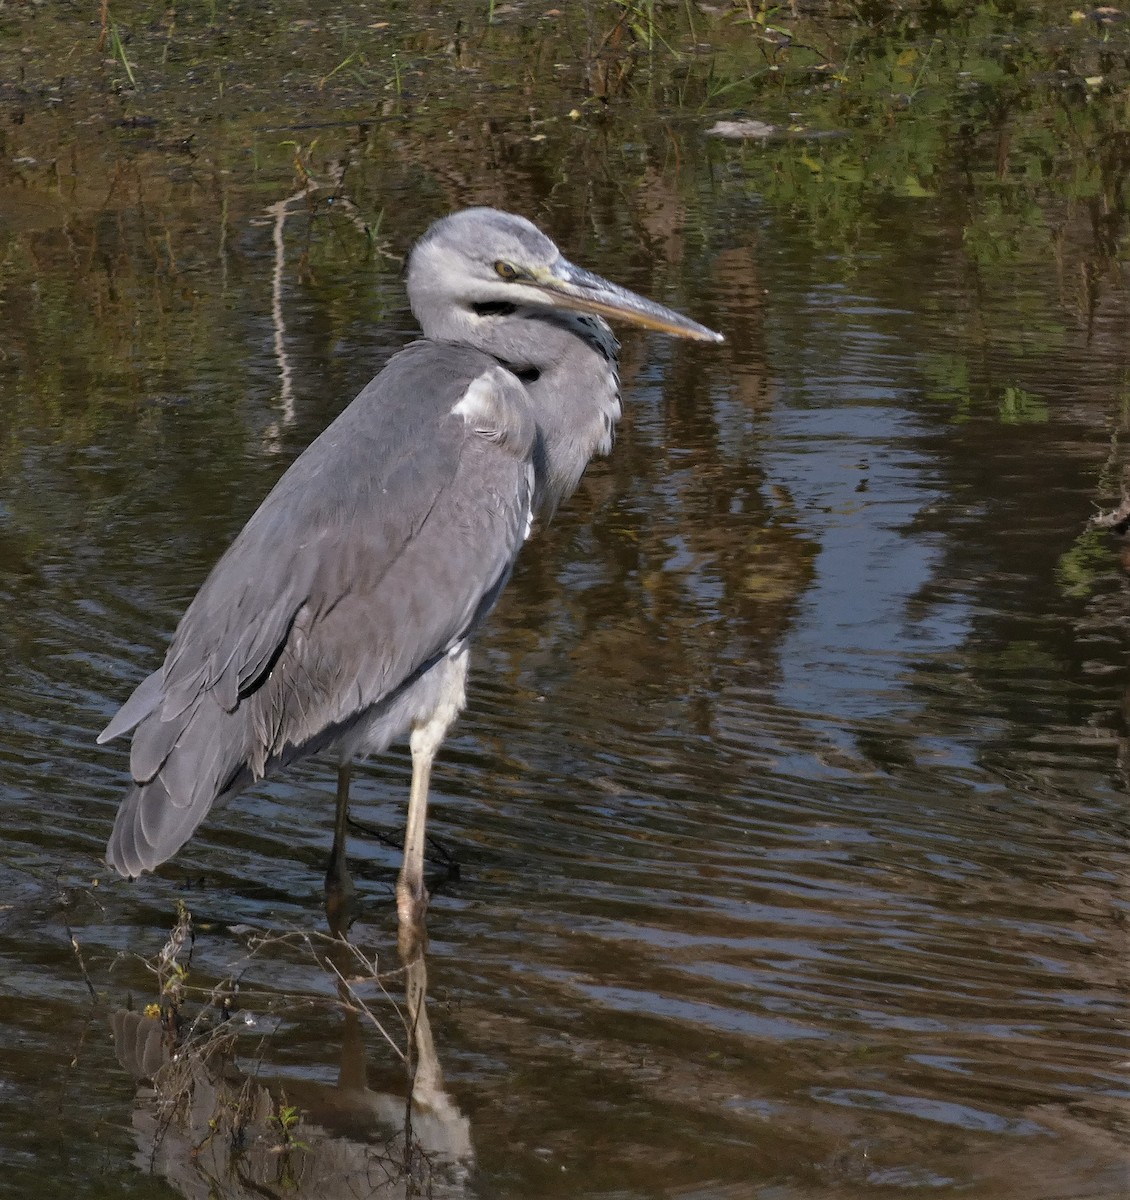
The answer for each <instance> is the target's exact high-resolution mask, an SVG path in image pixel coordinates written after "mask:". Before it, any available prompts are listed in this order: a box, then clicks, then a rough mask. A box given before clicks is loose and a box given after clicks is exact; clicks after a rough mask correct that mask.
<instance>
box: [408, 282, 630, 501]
mask: <svg viewBox="0 0 1130 1200" xmlns="http://www.w3.org/2000/svg"><path fill="white" fill-rule="evenodd" d="M441 311H442V312H443V314H444V319H443V320H442V321H440V322H435V321H429V322H428V323H427V324H426V325H424V335H425V336H426V337H428V338H432V339H434V340H438V341H447V342H456V343H459V344H462V345H470V346H473V347H474V348H475V349H476V350H482V351H484V352H485V353H487V354H490V355H492V356H493V357H494V358H497V359H498V360H499V362H501V363H503V364H504V365H505V366H507V367H509V368H510V370H512V371H513V372H514V373H515V374H516V375H517V376H518V378H519V379H521V380H522V382H523V383H524V384H525V387H526V392H527V394H528V395H529V397H530V403H531V404H532V406H533V410H534V420H535V421H536V423H537V427H538V433H539V439H538V441H539V455H538V462H537V463H536V469H537V486H536V497H535V502H536V506H537V510H538V515H539V516H541V517H542V518H543V519H547V520H548V519H549V518H550V517H552V515H553V513H554V512H555V511H556V509H557V506H558V505H559V504H560V503H561V502H562V501H563V500H566V499H568V497H569V496H571V495H572V494H573V492H574V491H575V490H576V488H577V484H578V483H579V482H580V479H581V476H582V475H583V474H584V471H585V467H587V466H588V464H589V462H590V461H591V459H593V458H594V457H595V456H596V455H598V454H599V455H603V454H607V453H608V452H609V450H611V449H612V437H613V430H614V428H615V426H616V422H617V421H619V419H620V375H619V367H618V362H617V351H618V350H619V343H618V342H617V341H616V338H615V336H614V335H613V333H612V330H611V329H609V327H608V326H607V325H606V324H605V323H604V321H602V320H600V318H599V317H589V316H582V315H580V314H578V313H566V312H541V311H535V310H531V309H517V310H516V311H514V312H505V311H503V312H499V311H495V312H484V313H481V314H480V313H475V312H469V311H467V310H462V311H460V310H458V309H456V308H455V307H454V306H450V307H447V308H444V309H442V310H441Z"/></svg>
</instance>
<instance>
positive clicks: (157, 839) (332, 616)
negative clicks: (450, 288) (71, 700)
mask: <svg viewBox="0 0 1130 1200" xmlns="http://www.w3.org/2000/svg"><path fill="white" fill-rule="evenodd" d="M468 397H470V401H468ZM461 404H462V405H463V408H462V409H460V405H461ZM535 437H536V429H535V427H534V424H533V418H532V416H531V415H530V412H529V407H528V400H527V398H526V396H525V393H524V390H523V389H522V388H521V385H520V384H519V383H518V382H517V380H516V379H514V377H513V376H512V375H510V374H509V373H508V372H506V371H503V370H501V369H500V368H498V367H497V366H495V365H494V364H493V362H492V360H489V359H486V358H485V356H481V355H479V354H477V353H476V352H473V351H467V350H460V349H458V348H456V347H442V346H436V345H434V344H431V343H417V344H416V345H415V346H413V347H409V349H408V350H406V351H403V352H402V353H401V354H400V355H398V356H396V358H394V359H393V360H392V362H390V364H389V366H388V367H387V368H386V369H385V371H383V372H382V373H381V375H379V376H378V377H377V379H376V380H374V381H373V383H372V384H370V385H369V387H368V388H366V389H365V391H364V392H362V394H361V395H360V396H359V397H358V398H357V400H355V401H354V403H353V404H352V405H350V407H349V408H348V409H347V410H346V411H345V412H344V413H343V414H342V416H341V417H339V418H338V420H337V421H336V422H334V424H333V425H331V426H330V427H329V429H327V430H326V432H325V433H324V434H323V435H322V437H320V438H319V439H317V441H315V442H314V443H313V444H312V445H311V446H310V448H309V449H308V450H307V451H306V452H305V453H304V454H303V455H302V456H301V457H300V458H299V459H298V460H297V461H296V462H295V464H294V465H293V466H292V467H291V469H290V471H288V472H287V474H286V475H285V476H284V477H283V479H282V480H280V482H279V484H278V486H277V487H276V488H275V490H274V491H273V492H272V493H271V495H270V496H269V497H268V498H267V499H266V500H265V501H264V503H263V505H262V506H261V507H260V509H259V510H258V512H257V513H256V514H255V515H254V516H253V517H252V518H251V520H250V521H249V522H248V524H247V526H246V527H245V528H244V530H243V532H242V533H241V534H240V535H239V537H238V538H237V539H236V541H235V542H234V543H233V545H232V546H231V548H230V549H229V550H228V552H227V553H226V554H225V555H224V557H223V558H222V559H221V560H220V562H219V563H218V564H217V565H216V568H215V569H214V570H213V572H212V574H211V575H210V576H209V578H208V580H207V581H206V582H205V584H204V586H203V587H202V588H201V590H200V592H199V593H198V594H197V597H196V598H195V599H194V601H193V603H192V604H191V605H190V606H189V609H188V611H187V612H186V613H185V616H184V618H183V620H182V622H181V625H180V626H179V628H178V630H177V634H176V636H175V638H174V640H173V643H172V645H171V646H170V648H169V653H168V655H167V657H166V660H165V665H164V667H163V669H162V670H161V671H160V672H157V673H156V674H155V675H154V676H150V677H149V678H148V679H147V680H145V681H144V682H143V683H142V684H141V685H140V687H139V688H138V689H137V691H136V692H135V693H134V695H133V696H131V697H130V699H129V700H128V701H127V702H126V704H125V705H124V706H123V709H122V710H121V712H120V713H119V714H118V716H117V717H115V718H114V720H113V721H111V723H110V724H109V725H108V726H107V728H106V730H105V731H104V733H103V735H102V736H103V739H106V738H109V737H111V736H116V735H117V734H118V733H121V732H125V731H126V730H127V729H128V728H130V727H131V726H134V725H136V731H135V733H134V738H133V745H132V747H131V755H130V766H131V774H132V775H133V778H134V785H135V786H134V787H133V789H131V791H130V793H129V794H128V795H127V796H126V799H125V800H124V801H123V803H122V806H121V809H120V810H119V814H118V819H117V821H116V823H115V827H114V832H113V834H112V836H111V839H110V844H109V847H108V851H107V860H108V861H109V862H110V863H111V865H113V866H115V867H116V868H117V869H118V870H119V871H120V872H121V873H123V874H127V875H137V874H139V873H140V872H141V871H142V870H147V869H152V867H154V866H156V865H157V864H159V863H160V862H163V861H164V860H165V859H167V858H169V857H170V856H171V855H172V854H174V853H175V852H176V851H177V850H178V849H179V848H180V846H181V845H183V844H184V842H185V841H187V839H188V838H189V837H190V836H191V834H192V833H193V831H194V830H195V829H196V827H197V825H198V824H199V822H200V821H201V820H202V819H203V817H204V816H205V815H206V814H207V812H208V810H209V809H210V808H211V805H212V803H213V802H214V800H215V799H216V798H217V797H218V796H219V795H220V794H222V793H223V792H225V791H226V790H229V789H235V788H236V787H237V784H238V785H242V784H243V783H246V782H247V781H249V780H250V779H251V778H253V777H256V776H259V775H261V774H263V773H264V772H266V771H267V770H269V769H270V768H271V767H272V766H273V765H274V764H275V763H277V762H279V761H283V760H285V759H287V758H289V757H293V756H294V755H295V753H296V752H301V751H302V750H303V749H304V748H316V746H317V744H318V743H319V740H321V741H324V740H325V738H326V734H327V731H330V730H333V729H335V728H343V727H348V725H349V724H350V722H351V721H353V720H355V719H357V718H358V717H359V715H360V714H362V713H364V712H365V711H366V710H368V709H369V708H370V707H371V706H372V705H374V704H377V703H380V701H381V700H382V699H383V698H384V697H386V696H388V695H390V694H392V693H393V692H395V691H396V689H397V688H399V687H401V686H403V684H404V683H405V682H407V681H409V680H411V679H412V678H413V677H414V676H415V675H416V674H417V673H418V672H419V671H421V670H422V669H425V668H426V666H427V665H428V664H429V663H430V662H431V661H434V659H435V658H436V657H437V656H438V655H440V654H442V653H444V652H446V650H447V649H448V648H449V647H450V646H451V645H453V644H454V643H455V642H457V641H458V640H460V639H461V638H462V637H464V636H465V635H466V633H467V632H469V630H470V628H471V627H473V625H474V624H475V623H476V622H477V621H478V619H480V617H481V615H482V613H483V611H484V610H485V608H486V607H489V605H490V604H491V603H492V602H493V599H494V597H495V596H496V595H497V593H498V590H499V589H500V588H501V586H502V584H503V583H504V582H505V579H506V577H507V575H508V574H509V570H510V566H511V564H512V562H513V559H514V556H515V554H516V553H517V550H518V548H519V547H520V545H521V542H522V540H523V538H524V536H525V534H526V532H527V530H528V521H529V512H530V508H531V504H532V496H531V491H532V486H533V475H532V466H531V463H532V460H533V454H534V442H535Z"/></svg>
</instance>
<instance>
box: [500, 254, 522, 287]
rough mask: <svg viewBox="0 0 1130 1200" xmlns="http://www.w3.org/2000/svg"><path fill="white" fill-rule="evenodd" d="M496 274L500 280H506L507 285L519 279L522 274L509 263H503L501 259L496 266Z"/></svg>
mask: <svg viewBox="0 0 1130 1200" xmlns="http://www.w3.org/2000/svg"><path fill="white" fill-rule="evenodd" d="M494 272H495V274H496V275H497V276H498V277H499V279H505V280H506V282H507V283H510V282H512V281H513V280H515V279H517V278H518V276H519V275H520V274H521V273H522V272H521V271H519V270H518V268H517V267H515V266H512V265H511V264H510V263H508V262H503V261H502V259H501V258H500V259H499V260H498V262H496V263H495V264H494Z"/></svg>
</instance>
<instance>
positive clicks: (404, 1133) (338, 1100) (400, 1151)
mask: <svg viewBox="0 0 1130 1200" xmlns="http://www.w3.org/2000/svg"><path fill="white" fill-rule="evenodd" d="M423 945H424V941H423V938H422V937H420V938H417V939H415V945H414V947H413V948H412V953H411V954H410V955H409V956H406V957H405V959H404V975H405V997H406V1004H405V1010H406V1024H407V1026H408V1030H409V1035H410V1036H409V1038H408V1048H409V1062H410V1068H411V1069H410V1071H409V1072H408V1074H407V1075H406V1079H407V1077H408V1075H410V1077H411V1081H412V1082H411V1098H412V1102H411V1104H409V1103H408V1102H407V1099H406V1095H405V1093H404V1092H402V1093H401V1094H396V1093H394V1092H381V1091H374V1090H372V1089H371V1088H370V1087H369V1083H368V1070H367V1063H366V1051H365V1044H364V1037H363V1029H362V1024H361V1020H362V1018H361V1015H360V1014H359V1012H358V1011H357V1009H356V1007H355V1006H354V1005H352V1004H350V1003H349V991H348V988H347V987H346V985H345V984H344V983H343V982H339V984H338V990H339V997H340V999H341V1000H342V1001H343V1005H342V1010H343V1018H344V1027H343V1033H342V1045H341V1057H340V1062H339V1067H338V1077H337V1082H336V1083H333V1084H327V1083H319V1082H316V1081H314V1080H310V1079H302V1078H295V1077H293V1076H287V1077H285V1078H283V1077H281V1076H269V1075H266V1074H260V1073H249V1071H248V1070H246V1069H243V1068H241V1066H240V1065H239V1063H238V1060H237V1057H236V1055H235V1053H234V1051H233V1039H232V1038H225V1037H213V1038H207V1039H198V1040H195V1041H190V1042H189V1043H187V1045H183V1046H177V1045H175V1044H170V1038H169V1036H168V1035H167V1033H166V1030H165V1027H164V1026H163V1024H162V1022H161V1020H160V1019H159V1018H158V1017H155V1016H149V1015H146V1014H143V1013H138V1012H124V1011H123V1012H118V1013H115V1014H114V1015H113V1016H112V1018H111V1023H112V1026H113V1031H114V1045H115V1050H116V1052H117V1056H118V1059H119V1061H120V1062H121V1064H122V1066H123V1067H125V1069H126V1070H127V1071H129V1072H130V1074H132V1075H133V1077H134V1078H135V1079H136V1080H137V1081H138V1093H137V1096H138V1103H137V1105H136V1108H135V1112H134V1118H133V1123H134V1131H135V1135H136V1137H137V1141H138V1146H139V1151H140V1155H139V1162H140V1165H142V1166H143V1169H145V1170H146V1171H147V1172H153V1173H155V1174H158V1175H161V1176H163V1177H164V1178H165V1179H166V1180H167V1181H168V1182H169V1184H171V1185H172V1187H173V1188H175V1189H176V1190H177V1191H178V1192H180V1193H181V1194H182V1195H183V1196H186V1197H189V1198H190V1200H197V1198H199V1200H212V1198H217V1200H218V1198H223V1200H235V1198H242V1197H262V1196H264V1195H275V1194H285V1195H287V1196H291V1197H296V1198H302V1197H311V1198H313V1197H318V1198H319V1200H336V1198H337V1197H355V1196H356V1197H374V1198H375V1197H381V1198H383V1197H400V1196H403V1197H412V1196H439V1197H455V1196H462V1195H465V1194H466V1192H467V1186H468V1183H469V1179H470V1175H471V1171H472V1167H473V1161H474V1154H473V1150H472V1147H471V1134H470V1123H469V1122H468V1120H467V1118H466V1117H465V1116H463V1114H462V1113H461V1112H460V1111H459V1108H458V1106H457V1105H456V1104H455V1102H454V1100H453V1099H452V1097H451V1096H450V1095H449V1094H448V1093H447V1091H446V1090H445V1087H444V1081H443V1072H442V1071H441V1069H440V1065H439V1060H438V1058H437V1056H436V1050H435V1044H434V1041H433V1039H432V1031H431V1026H430V1024H429V1022H428V1013H427V1004H426V993H427V963H426V959H425V955H424V950H423ZM402 948H403V949H407V947H406V946H404V945H403V939H402ZM351 955H352V949H351V948H350V947H349V946H347V945H346V943H344V942H339V943H337V944H336V945H331V946H330V949H329V950H328V951H327V959H328V960H329V962H328V963H327V965H328V966H329V967H330V969H331V973H333V974H335V975H337V976H338V978H339V979H344V978H347V977H348V974H349V971H350V962H351V959H350V956H351ZM407 1091H408V1088H407V1086H406V1087H405V1092H407Z"/></svg>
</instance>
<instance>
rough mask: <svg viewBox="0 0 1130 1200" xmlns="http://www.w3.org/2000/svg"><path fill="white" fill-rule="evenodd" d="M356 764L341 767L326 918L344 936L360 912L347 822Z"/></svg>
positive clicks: (335, 935)
mask: <svg viewBox="0 0 1130 1200" xmlns="http://www.w3.org/2000/svg"><path fill="white" fill-rule="evenodd" d="M352 774H353V770H352V764H351V763H349V762H343V763H342V764H341V766H340V767H338V769H337V808H336V810H335V812H334V844H333V848H332V849H331V850H330V861H329V864H328V866H327V867H326V920H327V921H328V922H329V926H330V933H332V934H333V936H334V937H341V936H343V935H344V934H345V932H346V931H347V930H348V929H349V926H350V925H352V924H353V918H354V916H355V915H356V903H355V901H356V892H355V890H354V887H353V880H352V879H350V878H349V864H348V863H347V862H346V860H345V846H346V840H347V837H348V835H347V833H346V823H347V821H348V820H349V780H350V778H351V776H352Z"/></svg>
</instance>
